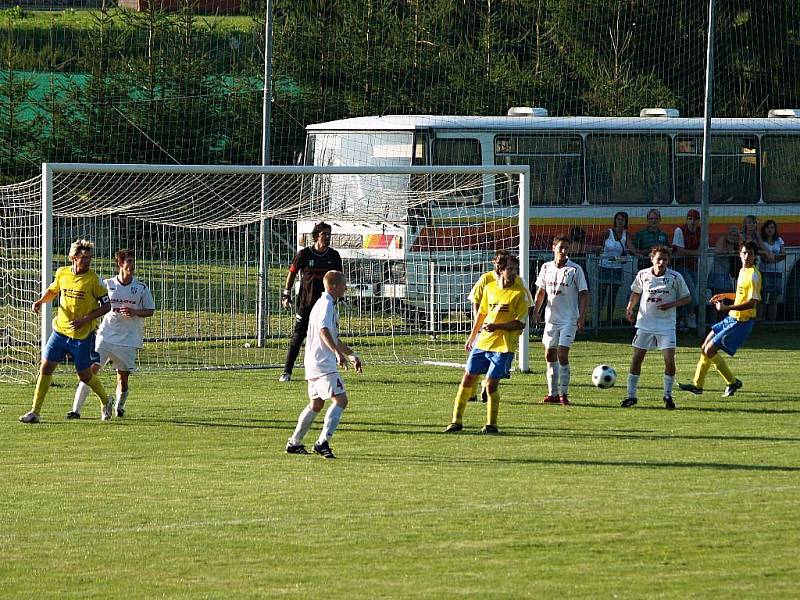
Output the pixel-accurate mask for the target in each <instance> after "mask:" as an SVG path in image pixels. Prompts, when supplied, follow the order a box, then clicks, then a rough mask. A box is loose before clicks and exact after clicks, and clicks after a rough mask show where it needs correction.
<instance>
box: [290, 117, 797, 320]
mask: <svg viewBox="0 0 800 600" xmlns="http://www.w3.org/2000/svg"><path fill="white" fill-rule="evenodd" d="M306 129H307V141H306V148H305V154H304V158H303V163H304V164H305V165H317V166H344V165H359V166H411V165H433V166H436V165H520V164H524V165H529V166H530V170H531V177H530V196H529V197H530V204H531V210H530V232H531V254H532V256H531V257H530V258H531V259H536V258H545V257H547V256H548V255H549V248H550V241H551V240H552V237H553V236H554V235H555V234H558V233H568V232H569V230H570V228H571V227H580V228H582V229H583V230H584V232H585V233H586V243H587V246H588V247H589V248H590V249H591V248H598V247H600V246H602V240H603V238H604V237H605V235H606V233H607V230H608V228H609V227H610V226H611V220H612V216H613V215H614V214H615V213H616V212H617V211H625V212H627V213H628V214H629V235H633V234H634V233H635V232H636V231H637V230H638V229H641V228H642V227H644V226H645V224H646V213H647V211H648V210H649V209H650V208H653V207H657V208H659V209H660V211H661V214H662V225H661V228H662V229H663V230H664V231H665V232H666V233H667V234H668V235H669V239H670V240H671V239H672V232H673V230H674V228H675V227H676V226H678V225H681V224H683V223H684V222H685V216H686V212H687V210H688V209H689V208H692V207H694V208H698V207H699V205H700V190H701V185H700V173H701V163H702V156H701V152H702V133H703V120H702V119H699V118H680V117H678V116H677V112H676V111H674V110H670V109H645V110H643V111H642V114H641V116H640V117H638V118H628V117H551V116H547V111H545V110H543V109H512V110H510V111H509V115H507V116H498V117H465V116H433V115H407V116H396V115H389V116H372V117H358V118H351V119H342V120H338V121H331V122H327V123H317V124H313V125H309V126H308V127H307V128H306ZM798 156H800V111H795V110H778V111H770V113H769V116H768V117H767V118H750V119H713V120H712V183H711V206H710V215H709V222H710V229H709V239H710V242H711V245H712V246H713V244H714V242H715V240H716V239H717V238H718V236H719V235H720V234H721V233H722V232H724V231H726V230H727V228H728V227H729V226H730V225H736V226H737V227H741V225H742V221H743V219H744V217H745V216H746V215H751V214H752V215H755V216H756V217H758V219H759V221H763V220H765V219H774V220H775V221H776V222H777V224H778V228H779V232H780V235H781V237H782V238H783V239H784V240H785V242H786V244H787V247H789V248H790V251H789V256H788V257H787V260H786V262H785V263H784V270H785V275H784V278H783V283H784V286H785V287H787V289H786V297H787V298H786V300H787V311H788V302H789V297H791V298H792V299H793V302H796V298H797V282H796V279H797V276H796V275H795V274H794V272H795V262H796V258H797V255H796V254H795V252H794V250H795V249H796V248H797V247H800V161H798V159H797V157H798ZM470 177H473V179H474V176H469V175H467V176H465V175H453V176H449V177H436V176H425V177H423V178H419V177H416V176H409V175H405V176H398V175H385V176H380V177H376V176H373V175H370V176H361V175H342V176H338V175H337V176H326V177H324V178H323V177H321V176H315V177H314V178H313V181H312V182H310V183H308V184H307V186H306V192H308V193H313V194H314V195H315V197H316V198H317V199H323V201H324V202H325V203H326V210H325V212H326V213H327V214H333V215H337V214H339V215H343V218H341V219H334V222H333V226H334V230H333V245H334V246H335V247H336V248H337V249H338V250H339V251H340V253H341V254H342V257H343V259H345V261H347V260H348V259H352V260H354V261H355V260H357V263H354V267H353V272H352V273H351V275H350V276H351V280H353V282H354V284H355V286H354V287H355V289H356V291H357V293H359V294H361V295H364V296H377V297H392V298H403V299H405V300H407V301H408V302H410V303H412V304H413V303H415V302H417V301H419V302H427V298H428V297H429V296H430V293H431V290H428V292H425V290H426V286H433V285H434V283H433V282H434V280H435V277H432V275H431V272H430V271H431V269H436V268H441V267H440V266H437V259H440V258H443V257H444V253H443V251H442V250H443V248H444V246H446V243H445V242H444V241H446V240H454V239H457V240H458V243H459V244H460V247H461V249H462V250H463V252H462V254H461V256H460V259H459V261H458V263H459V264H458V265H457V266H455V265H453V264H451V265H449V266H448V267H446V269H448V272H447V273H446V274H444V275H443V276H441V277H440V278H439V279H438V280H436V281H439V284H438V286H439V288H440V290H439V292H437V293H442V294H444V295H445V296H446V298H445V299H444V301H443V303H444V304H446V305H450V304H452V305H454V306H455V305H459V306H462V307H463V305H464V303H465V302H466V300H465V299H464V293H463V290H464V289H465V288H466V289H468V286H469V285H470V284H471V282H472V281H473V279H474V277H475V275H476V274H477V273H479V272H482V271H485V270H486V269H487V267H488V265H489V260H490V257H491V255H492V254H493V252H494V250H495V249H496V248H497V247H498V246H499V245H505V246H506V247H508V248H509V249H511V250H513V249H514V248H515V245H516V242H515V240H514V239H512V238H509V237H508V231H507V229H508V227H511V226H512V224H513V223H514V218H515V217H516V214H517V208H516V205H517V197H516V196H517V192H516V190H517V184H516V182H515V181H513V180H512V179H513V178H509V177H508V176H505V175H500V176H493V175H492V176H489V175H484V176H483V179H484V181H483V184H484V185H482V186H476V187H474V188H468V191H464V189H467V188H465V184H467V183H469V181H468V180H469V178H470ZM367 178H372V179H371V180H369V181H367ZM493 178H494V179H493ZM492 179H493V180H492ZM467 187H468V186H467ZM456 188H461V191H459V192H457V193H448V192H447V190H452V189H456ZM417 192H428V193H429V194H430V195H429V196H428V197H429V198H431V200H430V201H427V202H425V201H422V202H421V203H417V202H414V203H410V202H409V198H415V199H417V198H425V196H424V194H423V195H419V196H417V195H415V193H417ZM437 192H442V193H439V194H437ZM318 201H319V200H318ZM409 206H411V207H412V208H409ZM377 212H380V213H382V214H385V223H384V224H383V225H379V226H376V225H375V223H374V219H370V222H366V219H364V220H359V219H358V218H353V216H352V215H359V214H371V215H374V214H376V213H377ZM487 220H491V222H492V225H491V226H490V227H488V228H487V227H486V226H485V223H486V221H487ZM454 223H455V225H454ZM482 223H483V224H484V226H483V227H481V224H482ZM312 227H313V223H312V222H311V221H308V222H301V223H300V224H299V225H298V233H299V234H300V236H299V237H300V239H299V240H298V243H299V245H301V246H302V245H305V244H307V243H308V242H309V239H308V236H307V234H308V233H309V232H310V230H311V228H312ZM590 252H591V251H590ZM356 265H357V266H356ZM590 268H591V267H590ZM433 275H435V274H433ZM532 276H533V275H532ZM448 290H449V291H448ZM792 310H795V311H797V312H796V314H795V313H793V314H792V315H791V318H800V310H798V309H797V308H796V307H794V308H793V309H792ZM787 318H788V313H787Z"/></svg>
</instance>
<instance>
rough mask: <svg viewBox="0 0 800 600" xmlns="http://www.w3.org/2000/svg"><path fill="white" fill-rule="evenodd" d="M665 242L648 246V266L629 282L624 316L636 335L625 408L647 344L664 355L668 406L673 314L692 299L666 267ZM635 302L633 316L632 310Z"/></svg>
mask: <svg viewBox="0 0 800 600" xmlns="http://www.w3.org/2000/svg"><path fill="white" fill-rule="evenodd" d="M671 256H672V255H671V252H670V249H669V248H668V247H667V246H653V248H651V250H650V262H651V263H652V265H653V266H652V267H650V268H649V269H642V270H641V271H639V272H638V273H637V274H636V277H635V278H634V280H633V283H632V284H631V297H630V299H629V300H628V306H627V308H626V309H625V316H626V318H627V319H628V321H630V322H631V323H634V322H635V323H636V335H635V336H634V338H633V344H632V345H633V357H632V358H631V368H630V371H629V372H628V394H627V397H626V398H625V400H623V401H622V407H623V408H629V407H631V406H633V405H635V404H636V403H637V402H638V399H637V397H636V390H637V388H638V386H639V375H640V374H641V372H642V362H643V361H644V357H645V355H646V354H647V351H648V350H649V349H651V348H658V349H660V350H661V352H662V354H663V355H664V406H665V407H666V408H667V409H669V410H672V409H674V408H675V402H673V400H672V387H673V385H674V384H675V347H676V346H677V345H678V344H677V339H676V336H675V314H676V310H675V309H676V308H678V307H679V306H684V305H686V304H689V303H690V302H691V301H692V295H691V292H690V291H689V287H688V286H687V285H686V281H685V280H684V279H683V276H682V275H681V274H680V273H678V272H677V271H673V270H672V269H668V268H667V266H668V265H669V260H670V258H671ZM637 304H638V305H639V310H638V311H637V314H636V317H635V318H634V314H633V310H634V308H636V305H637Z"/></svg>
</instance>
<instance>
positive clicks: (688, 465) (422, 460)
mask: <svg viewBox="0 0 800 600" xmlns="http://www.w3.org/2000/svg"><path fill="white" fill-rule="evenodd" d="M375 458H377V459H380V460H382V461H383V460H385V461H392V460H394V461H402V462H405V463H412V462H417V463H418V464H431V463H447V464H465V465H492V464H494V465H497V464H508V465H541V466H562V467H563V466H576V467H633V468H643V469H664V468H667V469H714V470H721V471H768V472H787V473H796V472H800V467H793V466H787V465H747V464H737V463H718V462H690V461H664V462H658V461H635V460H566V459H555V458H553V459H549V458H466V457H460V456H459V457H452V456H441V455H436V456H408V455H405V456H396V455H383V454H371V455H369V456H364V455H361V456H357V457H352V458H350V457H348V459H349V460H356V461H360V462H364V461H365V460H368V459H375Z"/></svg>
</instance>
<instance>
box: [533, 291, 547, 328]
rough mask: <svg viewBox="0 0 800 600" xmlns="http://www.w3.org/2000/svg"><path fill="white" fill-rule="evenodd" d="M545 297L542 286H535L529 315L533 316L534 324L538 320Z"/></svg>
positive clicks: (545, 293)
mask: <svg viewBox="0 0 800 600" xmlns="http://www.w3.org/2000/svg"><path fill="white" fill-rule="evenodd" d="M546 297H547V292H545V291H544V288H543V287H539V288H536V297H535V298H534V299H533V307H532V308H531V310H532V311H533V314H532V315H531V317H532V318H533V324H534V325H536V323H538V322H539V315H540V314H541V311H542V306H543V305H544V301H545V298H546Z"/></svg>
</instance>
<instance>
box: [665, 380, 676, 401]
mask: <svg viewBox="0 0 800 600" xmlns="http://www.w3.org/2000/svg"><path fill="white" fill-rule="evenodd" d="M673 385H675V376H674V375H664V396H665V397H668V398H672V386H673Z"/></svg>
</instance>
